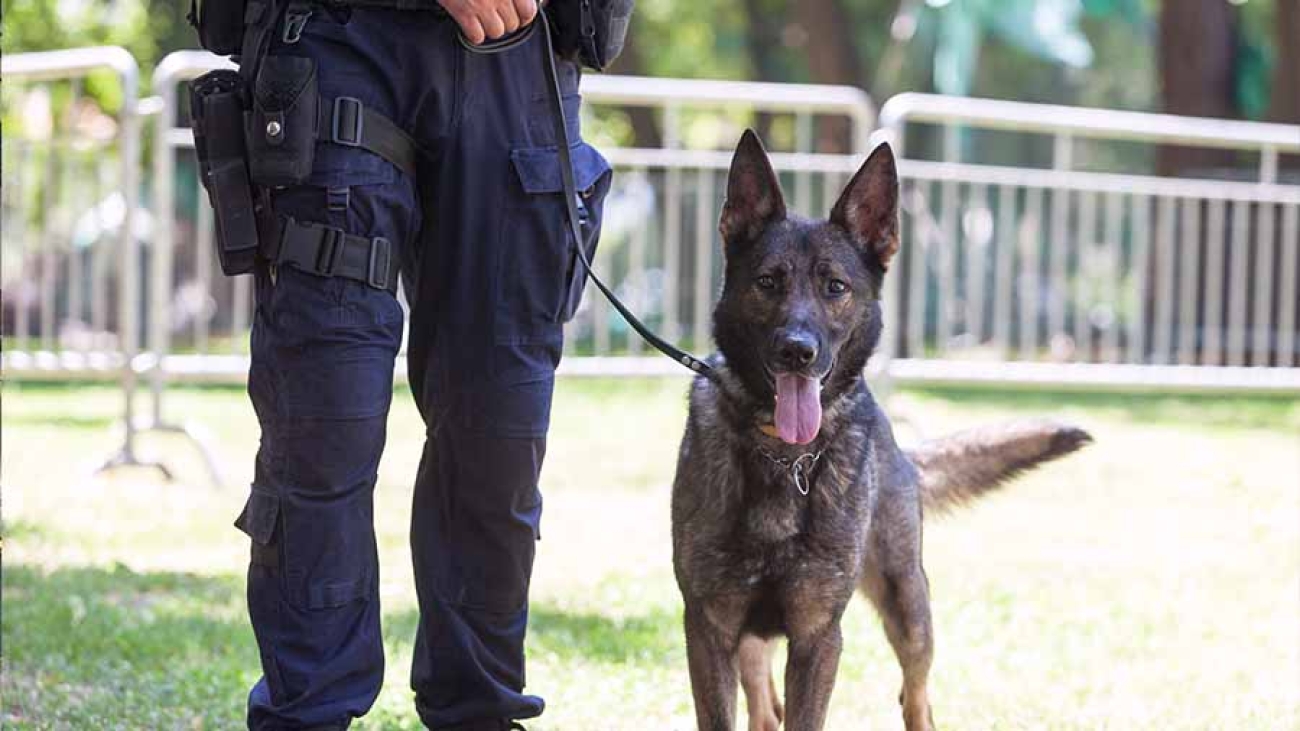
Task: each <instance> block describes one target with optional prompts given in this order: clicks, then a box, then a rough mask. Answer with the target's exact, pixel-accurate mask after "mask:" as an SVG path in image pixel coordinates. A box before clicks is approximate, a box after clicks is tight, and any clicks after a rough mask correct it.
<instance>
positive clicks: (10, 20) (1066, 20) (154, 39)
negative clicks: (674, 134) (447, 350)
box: [0, 0, 1300, 138]
mask: <svg viewBox="0 0 1300 731" xmlns="http://www.w3.org/2000/svg"><path fill="white" fill-rule="evenodd" d="M1297 2H1300V0H1164V2H1163V3H1162V2H1161V0H711V1H710V2H697V1H695V0H639V2H638V3H637V13H636V15H635V17H634V23H633V31H632V34H631V39H632V41H631V45H630V47H629V49H628V51H627V53H626V54H625V56H624V57H623V58H622V59H621V60H620V62H619V63H618V64H617V66H616V69H615V70H616V71H617V72H621V73H638V74H647V75H653V76H681V77H707V78H722V79H746V78H748V79H761V80H768V81H801V82H825V83H846V84H853V85H856V86H860V87H862V88H865V89H867V90H868V91H869V92H870V93H871V94H872V96H873V97H875V98H876V99H878V100H879V99H883V98H886V97H888V96H889V95H891V94H893V93H896V92H898V91H903V90H920V91H946V92H950V93H966V94H970V95H972V96H983V97H994V98H1007V99H1022V100H1027V101H1043V102H1055V103H1063V104H1084V105H1089V106H1105V107H1114V108H1120V109H1140V110H1158V109H1165V108H1169V106H1170V105H1168V104H1166V103H1165V100H1164V99H1163V98H1162V85H1161V78H1160V73H1159V65H1160V63H1159V58H1158V54H1159V49H1160V44H1159V42H1158V41H1159V37H1160V34H1159V26H1160V23H1161V21H1162V19H1166V18H1176V17H1178V16H1181V17H1184V18H1186V17H1188V16H1189V15H1191V14H1195V13H1196V12H1198V10H1197V8H1198V6H1200V5H1205V4H1207V3H1208V4H1217V5H1220V6H1227V8H1226V10H1223V11H1221V12H1220V15H1223V16H1224V17H1227V18H1230V20H1231V22H1227V23H1219V24H1217V27H1215V28H1213V29H1212V30H1213V31H1217V33H1218V34H1219V35H1220V36H1222V37H1221V38H1220V39H1219V40H1220V42H1221V44H1226V46H1225V47H1230V48H1231V49H1232V59H1231V65H1232V71H1231V74H1232V76H1231V79H1230V82H1229V83H1230V87H1231V88H1230V97H1231V98H1230V100H1229V103H1230V107H1231V108H1230V111H1231V115H1230V116H1238V117H1246V118H1263V117H1265V116H1267V115H1269V114H1270V108H1271V107H1272V108H1273V110H1274V111H1273V112H1272V116H1273V118H1276V119H1290V120H1291V121H1300V119H1294V118H1293V117H1294V115H1296V114H1300V111H1296V110H1295V107H1296V105H1297V104H1296V102H1295V101H1294V100H1295V99H1296V96H1297V94H1298V93H1300V92H1296V91H1295V90H1294V89H1288V88H1285V87H1284V88H1283V89H1282V91H1280V92H1279V91H1278V90H1277V89H1275V88H1274V87H1276V86H1277V85H1278V83H1279V82H1284V83H1285V84H1290V85H1291V86H1295V85H1296V84H1295V81H1296V79H1297V78H1300V71H1297V70H1296V68H1294V67H1297V66H1300V52H1297V50H1296V47H1297V46H1300V40H1296V36H1295V35H1291V36H1290V38H1291V42H1290V43H1289V44H1284V43H1282V42H1281V39H1284V38H1287V35H1286V34H1287V33H1293V34H1294V33H1295V32H1296V31H1297V28H1296V27H1295V26H1296V25H1297V24H1298V23H1300V21H1297V20H1296V18H1298V17H1300V8H1297ZM1162 4H1163V6H1164V9H1165V12H1164V13H1163V14H1162ZM188 5H189V4H188V3H186V2H184V0H0V8H2V9H3V13H4V17H3V28H4V32H3V46H4V50H5V51H6V52H9V53H13V52H19V51H28V50H41V49H49V48H60V47H69V46H79V45H92V44H99V43H112V44H120V45H124V46H126V47H127V48H128V49H130V50H131V51H132V52H133V53H134V54H135V55H136V57H137V58H138V59H139V60H140V62H141V66H142V68H143V69H144V72H145V76H146V80H147V78H148V73H149V71H150V70H151V69H152V66H153V64H154V63H156V62H157V60H158V59H159V58H160V57H161V56H162V55H164V54H166V53H168V52H170V51H172V50H176V49H178V48H187V47H193V46H194V45H195V39H194V36H193V34H192V32H191V30H190V28H189V26H188V25H187V24H186V22H185V19H184V14H185V12H186V10H187V9H188ZM1279 8H1280V10H1279ZM1225 38H1226V40H1224V39H1225ZM1279 49H1280V50H1279ZM1279 64H1281V65H1279ZM1192 83H1194V82H1192ZM1277 98H1280V99H1281V101H1280V102H1274V99H1277ZM630 127H631V129H630V130H629V131H634V132H635V134H636V135H637V137H638V138H641V137H645V136H650V135H653V134H656V131H655V130H654V129H652V125H651V124H650V123H649V121H648V120H646V119H640V120H638V119H635V118H633V119H631V120H630Z"/></svg>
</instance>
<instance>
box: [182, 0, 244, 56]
mask: <svg viewBox="0 0 1300 731" xmlns="http://www.w3.org/2000/svg"><path fill="white" fill-rule="evenodd" d="M245 12H246V7H245V2H244V0H190V12H189V16H188V18H189V21H190V25H192V26H194V29H195V30H196V31H198V33H199V45H201V46H203V47H204V48H205V49H207V50H209V51H212V52H213V53H215V54H217V55H218V56H230V55H232V54H236V53H239V47H240V44H241V43H242V42H243V39H244V19H245V18H244V16H245Z"/></svg>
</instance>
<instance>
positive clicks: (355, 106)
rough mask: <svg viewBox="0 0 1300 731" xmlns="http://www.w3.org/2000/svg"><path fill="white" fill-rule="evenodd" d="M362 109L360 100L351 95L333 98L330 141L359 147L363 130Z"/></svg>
mask: <svg viewBox="0 0 1300 731" xmlns="http://www.w3.org/2000/svg"><path fill="white" fill-rule="evenodd" d="M364 111H365V107H363V106H362V104H361V100H360V99H357V98H356V97H352V96H340V97H335V99H334V116H333V118H332V120H331V122H330V141H331V142H333V143H334V144H336V145H345V146H347V147H360V146H361V134H362V132H363V131H364V129H365V127H364V122H365V117H364Z"/></svg>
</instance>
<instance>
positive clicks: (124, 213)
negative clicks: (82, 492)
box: [0, 47, 146, 467]
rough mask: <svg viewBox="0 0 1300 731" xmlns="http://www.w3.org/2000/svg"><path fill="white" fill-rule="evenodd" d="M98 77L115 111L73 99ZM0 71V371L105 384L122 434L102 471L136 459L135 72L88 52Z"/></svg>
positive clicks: (28, 57) (3, 61)
mask: <svg viewBox="0 0 1300 731" xmlns="http://www.w3.org/2000/svg"><path fill="white" fill-rule="evenodd" d="M99 73H107V74H109V75H110V76H112V77H114V78H115V79H116V82H117V91H118V92H119V93H120V94H121V101H120V108H119V110H118V111H117V113H116V114H115V115H112V116H109V115H106V114H104V112H103V111H102V110H100V108H99V106H98V105H97V104H94V103H91V102H89V101H88V100H87V99H86V97H85V95H84V91H85V89H84V80H85V79H86V77H88V76H90V75H92V74H99ZM0 74H3V76H4V93H5V94H6V95H7V99H6V106H8V104H9V103H18V104H21V105H22V107H21V108H22V112H23V114H22V117H21V123H20V124H18V125H7V126H6V129H5V134H4V140H3V155H4V165H3V174H4V180H3V184H0V208H2V209H3V212H2V213H0V216H2V217H3V220H4V227H3V233H2V234H0V238H2V240H3V245H2V246H0V256H2V257H3V286H2V287H0V290H2V291H3V293H4V296H3V313H4V317H3V333H4V353H3V356H2V358H3V359H2V360H0V370H3V373H4V376H5V377H6V378H17V379H22V378H46V379H48V378H54V379H63V378H97V379H103V378H112V379H115V380H117V381H118V382H119V383H120V384H121V387H122V392H123V399H124V400H123V431H124V438H123V442H122V446H121V448H120V449H119V450H118V451H117V452H116V453H115V454H114V455H113V456H111V457H110V458H109V459H108V460H107V461H106V462H105V464H104V466H106V467H107V466H113V465H119V464H143V462H141V460H139V459H138V458H137V456H136V453H135V448H134V436H135V433H136V431H137V429H136V422H135V419H134V418H133V411H132V405H133V400H134V399H133V396H134V393H135V387H136V369H135V358H136V356H137V353H138V350H139V330H140V318H141V316H142V312H141V308H140V300H139V293H140V286H139V262H140V256H139V251H140V250H139V244H140V240H141V236H142V235H143V234H144V233H145V231H144V229H145V227H146V226H145V223H144V222H142V221H141V220H140V218H141V217H140V215H139V214H140V208H139V205H138V201H139V180H140V178H139V165H140V160H139V157H140V121H139V115H138V110H137V107H136V100H137V99H138V97H139V88H138V87H139V68H138V66H137V65H136V62H135V59H134V58H132V56H131V54H130V53H128V52H127V51H126V50H125V49H122V48H118V47H97V48H78V49H69V50H63V51H49V52H44V53H23V54H7V55H5V56H4V57H3V58H0ZM20 91H21V92H24V93H22V95H21V96H19V92H20ZM114 310H115V312H114Z"/></svg>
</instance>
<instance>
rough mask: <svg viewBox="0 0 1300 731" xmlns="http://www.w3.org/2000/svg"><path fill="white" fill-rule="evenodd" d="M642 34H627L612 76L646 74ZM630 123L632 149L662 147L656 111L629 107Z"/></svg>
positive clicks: (612, 66)
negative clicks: (642, 50) (640, 38)
mask: <svg viewBox="0 0 1300 731" xmlns="http://www.w3.org/2000/svg"><path fill="white" fill-rule="evenodd" d="M640 35H641V34H639V33H637V32H635V29H633V32H631V33H628V34H627V40H626V41H624V43H623V52H622V53H620V54H619V56H618V58H616V59H614V63H613V65H611V66H610V68H609V73H611V74H624V75H630V76H640V75H645V74H646V67H645V61H644V59H643V58H642V57H641V45H640V44H639V43H638V42H637V38H638V36H640ZM626 112H627V119H628V123H629V124H630V125H631V126H632V137H633V138H634V139H633V140H632V142H631V146H632V147H651V148H655V147H662V146H663V140H664V138H663V133H662V132H660V130H659V121H658V120H657V119H656V118H655V110H654V109H651V108H649V107H627V108H626Z"/></svg>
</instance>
